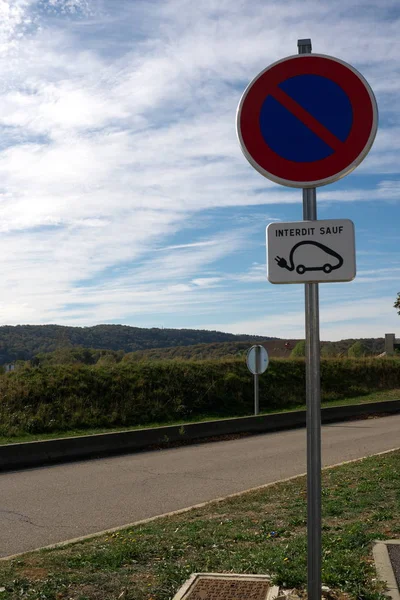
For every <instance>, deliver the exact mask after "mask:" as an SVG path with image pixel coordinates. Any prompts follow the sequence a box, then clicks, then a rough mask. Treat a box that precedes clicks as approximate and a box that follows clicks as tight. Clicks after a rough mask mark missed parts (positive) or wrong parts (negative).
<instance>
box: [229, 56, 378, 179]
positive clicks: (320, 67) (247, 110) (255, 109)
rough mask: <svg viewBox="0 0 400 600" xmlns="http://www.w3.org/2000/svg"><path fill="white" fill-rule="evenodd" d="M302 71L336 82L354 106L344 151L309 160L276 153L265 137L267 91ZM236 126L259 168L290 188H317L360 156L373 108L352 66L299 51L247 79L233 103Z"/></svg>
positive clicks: (369, 136) (373, 128)
mask: <svg viewBox="0 0 400 600" xmlns="http://www.w3.org/2000/svg"><path fill="white" fill-rule="evenodd" d="M305 74H307V75H309V74H312V75H321V76H323V77H328V78H329V79H331V80H332V81H334V82H335V83H337V84H338V85H339V86H340V87H341V88H342V89H343V91H344V92H345V93H346V94H347V96H348V98H349V100H350V102H351V105H352V108H353V125H352V128H351V131H350V134H349V136H348V138H347V140H346V141H345V142H344V144H343V151H340V153H339V155H338V153H337V152H335V153H334V154H333V155H331V156H328V157H327V158H324V159H322V160H318V161H315V162H312V163H309V162H294V161H290V160H287V159H285V158H283V157H281V156H279V155H278V154H277V153H276V152H274V151H273V150H272V149H271V148H270V147H269V146H268V145H267V143H266V142H265V140H264V138H263V137H262V134H261V130H260V125H259V114H260V110H261V107H262V104H263V102H264V100H265V98H266V97H267V96H268V93H269V90H272V89H274V88H275V87H276V86H278V85H279V84H280V83H281V82H282V81H285V80H286V79H289V78H290V77H294V76H296V75H305ZM236 128H237V135H238V138H239V142H240V145H241V148H242V152H243V154H244V155H245V157H246V158H247V160H248V161H249V162H250V164H251V165H252V166H253V167H254V168H255V169H256V170H257V171H258V172H259V173H261V174H262V175H264V176H265V177H267V178H268V179H271V180H272V181H275V182H276V183H280V184H281V185H286V186H289V187H301V188H307V187H308V188H310V187H318V186H321V185H327V184H328V183H333V182H334V181H337V180H338V179H341V178H342V177H344V176H345V175H348V174H349V173H351V171H353V170H354V169H355V168H356V167H357V166H358V165H359V164H360V163H361V161H362V160H363V159H364V158H365V156H366V155H367V154H368V152H369V150H370V149H371V146H372V144H373V142H374V139H375V136H376V132H377V128H378V109H377V105H376V100H375V96H374V94H373V92H372V90H371V88H370V86H369V85H368V83H367V81H366V80H365V79H364V77H363V76H362V75H361V74H360V73H359V72H358V71H357V70H356V69H354V68H353V67H352V66H351V65H348V64H347V63H345V62H343V61H341V60H339V59H337V58H333V57H331V56H325V55H322V54H300V55H295V56H289V57H287V58H284V59H282V60H280V61H278V62H276V63H274V64H272V65H270V66H269V67H267V68H266V69H264V71H262V72H261V73H259V74H258V75H257V76H256V77H255V78H254V79H253V80H252V81H251V82H250V84H249V85H248V86H247V88H246V90H245V91H244V93H243V96H242V98H241V100H240V103H239V106H238V111H237V117H236Z"/></svg>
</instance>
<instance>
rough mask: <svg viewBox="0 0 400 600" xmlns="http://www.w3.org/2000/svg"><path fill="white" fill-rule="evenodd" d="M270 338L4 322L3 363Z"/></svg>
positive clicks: (1, 329) (1, 331)
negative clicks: (79, 352)
mask: <svg viewBox="0 0 400 600" xmlns="http://www.w3.org/2000/svg"><path fill="white" fill-rule="evenodd" d="M263 339H266V338H265V337H261V336H252V335H234V334H232V333H223V332H221V331H206V330H201V329H199V330H197V329H160V328H155V327H154V328H151V329H150V328H142V327H130V326H128V325H95V326H94V327H65V326H62V325H15V326H11V325H4V326H2V327H0V364H5V363H9V362H13V361H16V360H30V359H31V358H33V357H34V356H36V355H37V354H43V353H47V352H54V351H56V350H60V349H62V348H64V349H65V348H73V347H76V346H79V347H81V348H93V349H103V350H114V351H120V350H122V351H123V353H129V352H134V351H136V350H144V349H147V348H165V347H171V346H188V345H196V344H200V343H206V344H210V343H215V342H228V341H249V342H253V343H256V342H258V341H260V340H263Z"/></svg>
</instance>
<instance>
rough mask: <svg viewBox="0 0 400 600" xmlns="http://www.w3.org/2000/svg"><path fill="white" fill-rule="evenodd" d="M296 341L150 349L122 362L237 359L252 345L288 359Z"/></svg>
mask: <svg viewBox="0 0 400 600" xmlns="http://www.w3.org/2000/svg"><path fill="white" fill-rule="evenodd" d="M297 341H298V340H280V339H277V338H273V339H271V338H268V339H267V340H266V339H265V338H264V339H262V338H261V339H260V340H257V341H256V342H255V341H254V340H249V341H245V342H235V341H230V342H215V343H213V344H196V345H194V346H175V347H174V348H152V349H149V350H139V351H136V352H131V353H129V354H126V355H125V356H124V358H123V361H124V362H125V361H134V362H136V361H141V360H173V359H183V360H218V359H220V358H229V357H232V358H237V357H238V356H245V355H246V353H247V350H248V349H249V348H250V346H251V345H252V344H253V343H258V344H262V345H263V346H264V348H265V349H266V350H267V352H268V355H269V356H271V357H274V358H278V357H279V358H289V356H290V353H291V351H292V350H293V348H294V346H295V345H296V343H297Z"/></svg>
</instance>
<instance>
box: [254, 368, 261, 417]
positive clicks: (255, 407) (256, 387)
mask: <svg viewBox="0 0 400 600" xmlns="http://www.w3.org/2000/svg"><path fill="white" fill-rule="evenodd" d="M258 377H259V375H254V414H255V416H257V415H258V414H259V412H260V409H259V400H258Z"/></svg>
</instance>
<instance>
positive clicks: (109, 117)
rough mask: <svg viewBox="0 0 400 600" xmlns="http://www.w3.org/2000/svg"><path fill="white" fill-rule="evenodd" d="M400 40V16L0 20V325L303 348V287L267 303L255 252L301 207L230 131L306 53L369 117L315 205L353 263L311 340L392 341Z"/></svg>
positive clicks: (85, 0)
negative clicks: (341, 222)
mask: <svg viewBox="0 0 400 600" xmlns="http://www.w3.org/2000/svg"><path fill="white" fill-rule="evenodd" d="M399 27H400V7H399V3H398V0H379V3H378V2H376V1H375V2H368V1H357V0H337V2H332V1H331V0H327V1H326V0H301V1H300V0H285V2H282V1H281V0H277V1H275V0H254V1H253V2H246V1H244V0H243V1H242V0H234V1H232V0H230V1H229V2H228V1H226V0H218V1H217V0H201V2H198V1H197V2H195V1H194V0H158V1H156V0H154V1H137V0H0V129H1V132H0V133H1V135H0V217H1V218H0V263H1V268H2V284H3V285H2V293H1V299H0V325H6V324H8V325H16V324H46V323H58V324H62V325H74V326H91V325H95V324H100V323H122V324H125V325H133V326H136V327H174V328H194V329H213V330H214V329H216V330H220V331H226V332H232V333H246V334H257V335H263V336H264V335H265V336H276V337H285V338H302V337H304V287H303V285H272V284H270V283H269V282H268V281H267V277H266V248H265V229H266V226H267V225H268V224H269V223H271V222H276V221H299V220H301V219H302V192H301V190H300V189H292V188H288V187H284V186H280V185H278V184H276V183H274V182H272V181H270V180H268V179H266V178H265V177H263V176H262V175H260V174H259V173H258V172H257V171H256V170H255V169H254V168H253V167H252V166H251V165H250V164H249V163H248V161H247V160H246V159H245V158H244V156H243V154H242V152H241V149H240V146H239V143H238V140H237V137H236V130H235V117H236V109H237V106H238V103H239V100H240V98H241V95H242V93H243V91H244V89H245V88H246V86H247V85H248V83H249V82H250V81H251V80H252V79H253V78H254V77H255V76H256V75H257V74H258V73H259V72H260V71H261V70H263V69H264V68H266V67H267V66H268V65H270V64H271V63H273V62H275V61H277V60H280V59H281V58H284V57H285V56H289V55H294V54H296V53H297V40H298V39H299V38H311V39H312V44H313V52H315V53H320V54H328V55H331V56H335V57H337V58H339V59H341V60H344V61H346V62H348V63H350V64H352V65H353V66H354V67H356V68H357V69H358V70H359V71H360V72H361V73H362V74H363V75H364V77H365V78H366V79H367V80H368V82H369V83H370V85H371V87H372V89H373V91H374V93H375V95H376V99H377V103H378V107H379V129H378V134H377V137H376V140H375V143H374V145H373V147H372V150H371V152H370V153H369V154H368V156H367V157H366V159H365V160H364V161H363V162H362V164H361V165H360V166H359V167H358V168H357V169H356V170H355V171H354V172H353V173H352V174H350V175H348V176H347V177H345V178H344V179H342V180H341V181H339V182H336V183H333V184H331V185H328V186H324V187H321V188H319V189H318V190H317V203H318V218H320V219H336V218H338V219H351V220H353V221H354V224H355V231H356V258H357V276H356V278H355V279H354V281H352V282H350V283H324V284H321V285H320V301H321V308H320V318H321V339H324V340H338V339H343V338H350V337H382V336H383V335H384V334H385V333H390V332H393V333H397V337H400V316H398V315H397V313H396V310H395V309H394V308H393V303H394V301H395V298H396V295H397V293H398V292H399V291H400V283H399V276H400V247H399V225H400V205H399V200H400V156H399V149H400V103H399V100H398V98H399V93H400V38H399V35H398V31H399Z"/></svg>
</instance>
